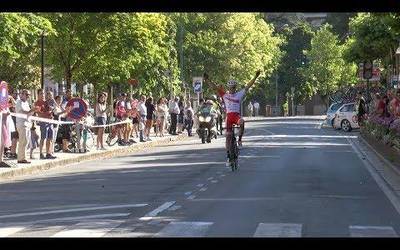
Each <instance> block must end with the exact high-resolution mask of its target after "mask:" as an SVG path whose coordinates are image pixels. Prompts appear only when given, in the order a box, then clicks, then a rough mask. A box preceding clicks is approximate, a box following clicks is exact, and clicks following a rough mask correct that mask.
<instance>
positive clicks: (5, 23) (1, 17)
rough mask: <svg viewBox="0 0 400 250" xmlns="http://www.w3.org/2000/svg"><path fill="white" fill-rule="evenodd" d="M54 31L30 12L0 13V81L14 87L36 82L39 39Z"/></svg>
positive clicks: (38, 66)
mask: <svg viewBox="0 0 400 250" xmlns="http://www.w3.org/2000/svg"><path fill="white" fill-rule="evenodd" d="M42 32H45V33H48V34H52V33H53V32H54V30H53V28H52V26H51V23H50V22H49V20H47V19H46V18H43V17H40V16H38V15H35V14H32V13H22V14H21V13H0V37H1V40H0V79H1V80H5V81H7V82H9V83H10V84H11V85H12V86H13V87H15V88H31V87H37V86H39V83H40V60H39V55H40V36H41V34H42Z"/></svg>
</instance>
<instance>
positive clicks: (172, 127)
mask: <svg viewBox="0 0 400 250" xmlns="http://www.w3.org/2000/svg"><path fill="white" fill-rule="evenodd" d="M74 97H79V96H73V94H72V92H71V91H70V90H67V91H66V92H65V93H64V94H63V95H58V96H55V97H54V95H53V92H52V91H43V90H42V89H39V90H37V95H36V98H35V100H34V99H33V97H32V93H31V92H30V91H29V90H25V89H24V90H20V91H19V90H13V89H10V90H9V99H8V108H7V109H3V110H2V117H3V119H2V131H1V132H2V141H1V146H2V148H1V149H0V150H1V155H0V161H1V162H2V164H1V165H0V167H1V166H3V167H4V166H7V165H4V164H3V159H16V160H17V163H19V164H29V163H31V162H30V160H32V159H36V158H38V159H55V158H57V156H56V155H55V148H57V146H58V147H59V150H60V151H61V150H62V152H64V153H85V152H88V151H90V150H92V149H91V148H90V147H88V145H87V144H86V141H87V137H88V130H89V129H91V130H92V131H93V132H94V134H96V135H97V136H96V138H95V146H96V150H106V146H105V143H104V142H105V137H106V135H107V134H106V132H107V133H108V134H110V133H111V132H112V131H114V132H115V136H116V138H117V143H118V145H119V146H129V145H132V144H134V143H139V142H146V141H151V140H152V139H151V134H152V133H154V134H153V136H155V137H164V136H165V135H166V134H167V133H168V134H170V135H179V134H182V133H184V131H185V130H187V135H188V136H192V133H191V130H192V127H193V124H194V119H195V117H194V113H195V112H194V110H193V108H192V105H191V102H190V101H186V100H184V99H183V98H180V97H175V98H172V99H167V98H164V97H161V98H158V99H157V100H154V98H153V97H152V96H145V95H141V96H139V97H138V98H133V96H128V95H127V94H125V93H121V94H119V95H118V97H117V100H115V101H114V102H113V104H112V105H109V104H108V103H107V100H108V99H109V98H108V94H107V93H106V92H102V93H100V94H99V95H98V96H97V98H96V101H95V102H94V105H93V107H91V106H90V105H89V101H88V100H85V99H83V98H82V100H83V101H84V102H85V103H86V104H87V107H88V112H87V114H86V115H85V116H84V117H82V118H80V119H73V118H71V116H70V115H69V114H70V112H71V110H72V109H73V107H72V106H70V105H67V104H68V101H69V100H71V99H72V98H74ZM91 110H92V111H91ZM15 114H16V115H15ZM43 119H46V120H43ZM90 120H92V121H93V122H92V123H90V122H88V121H90ZM113 124H115V125H113ZM73 136H75V137H73ZM109 137H110V136H109ZM82 142H83V143H82ZM106 142H107V141H106ZM36 149H38V151H39V152H38V153H39V154H38V156H36V153H35V152H36ZM57 151H58V150H57ZM57 151H56V152H57Z"/></svg>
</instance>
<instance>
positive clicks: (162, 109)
mask: <svg viewBox="0 0 400 250" xmlns="http://www.w3.org/2000/svg"><path fill="white" fill-rule="evenodd" d="M156 113H157V131H158V132H159V133H160V136H161V137H164V129H165V121H166V118H167V115H168V106H167V104H166V103H165V98H163V97H161V98H160V99H159V100H158V102H157V111H156Z"/></svg>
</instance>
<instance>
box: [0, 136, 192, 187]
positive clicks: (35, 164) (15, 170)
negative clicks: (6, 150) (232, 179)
mask: <svg viewBox="0 0 400 250" xmlns="http://www.w3.org/2000/svg"><path fill="white" fill-rule="evenodd" d="M150 139H151V141H147V142H139V139H138V138H135V139H134V140H135V141H137V143H134V144H132V145H131V146H118V145H117V144H116V145H114V146H112V147H107V146H106V145H105V146H106V150H96V147H95V146H94V147H93V148H92V149H91V150H90V152H87V153H63V152H58V153H55V156H57V158H56V159H43V160H40V159H39V149H36V150H35V151H34V157H36V159H34V160H30V159H29V153H28V152H27V160H29V161H30V162H31V164H17V160H10V159H5V160H4V162H6V163H8V164H10V165H12V166H13V167H11V168H0V180H2V179H12V178H14V177H16V176H21V175H27V174H32V173H36V172H39V171H43V170H47V169H50V168H54V167H59V166H64V165H67V164H73V163H78V162H81V161H88V160H94V159H96V160H98V159H102V158H111V157H115V156H122V155H126V154H129V153H132V152H135V151H138V150H141V149H144V148H149V147H154V146H157V145H163V144H168V143H171V142H174V141H179V140H185V139H193V137H188V136H187V135H186V133H183V134H180V135H178V136H171V135H166V136H165V137H154V136H153V137H150ZM104 141H105V140H104Z"/></svg>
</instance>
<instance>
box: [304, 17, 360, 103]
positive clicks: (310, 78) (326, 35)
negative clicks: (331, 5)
mask: <svg viewBox="0 0 400 250" xmlns="http://www.w3.org/2000/svg"><path fill="white" fill-rule="evenodd" d="M345 46H346V45H341V44H340V40H339V37H338V35H335V34H334V33H333V32H332V26H331V25H328V24H326V25H324V26H322V27H321V28H320V29H319V30H318V31H317V32H316V33H315V35H314V36H313V38H312V39H311V48H310V49H309V50H306V51H305V55H306V56H307V59H308V61H309V65H308V67H306V68H305V69H304V70H303V71H302V72H303V75H304V77H305V79H306V81H307V83H306V84H307V89H309V90H310V92H309V96H310V97H311V95H313V94H319V95H320V96H321V97H322V98H323V100H325V101H327V97H328V96H329V95H330V94H332V93H333V92H334V91H336V90H337V89H339V88H340V87H344V86H348V85H351V84H354V83H355V82H356V81H357V77H356V71H357V66H356V65H355V64H354V63H348V62H345V60H344V59H343V51H344V49H345Z"/></svg>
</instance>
